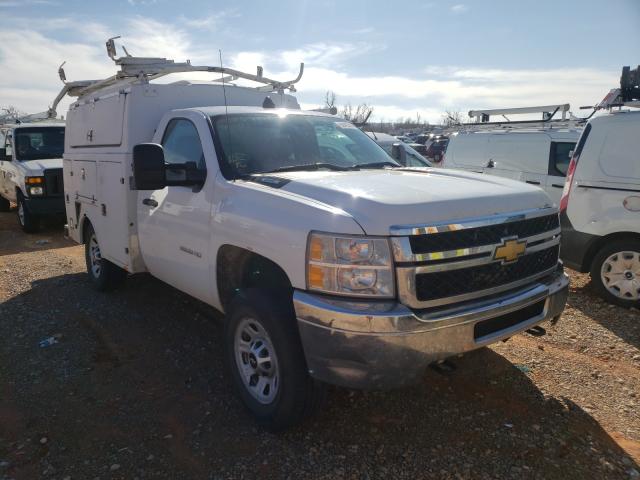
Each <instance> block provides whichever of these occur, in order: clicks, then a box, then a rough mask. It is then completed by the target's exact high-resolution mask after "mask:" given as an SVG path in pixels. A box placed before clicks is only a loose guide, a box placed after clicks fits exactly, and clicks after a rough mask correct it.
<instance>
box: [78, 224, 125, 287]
mask: <svg viewBox="0 0 640 480" xmlns="http://www.w3.org/2000/svg"><path fill="white" fill-rule="evenodd" d="M85 238H86V243H85V245H84V253H85V260H86V263H87V273H88V274H89V278H90V279H91V283H92V284H93V286H94V288H95V289H96V290H99V291H102V292H106V291H110V290H114V289H116V288H117V287H119V286H120V285H122V283H123V282H124V281H125V279H126V278H127V272H126V271H125V270H123V269H121V268H120V267H118V266H116V265H114V264H113V263H111V262H110V261H108V260H105V259H104V258H102V252H101V250H100V244H99V243H98V237H97V235H96V232H95V230H94V229H93V226H92V225H89V226H87V232H86V236H85Z"/></svg>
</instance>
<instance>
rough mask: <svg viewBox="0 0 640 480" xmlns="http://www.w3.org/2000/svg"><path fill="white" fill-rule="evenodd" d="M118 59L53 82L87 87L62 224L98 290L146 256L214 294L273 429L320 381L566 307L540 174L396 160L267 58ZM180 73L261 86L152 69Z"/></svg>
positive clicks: (494, 334)
mask: <svg viewBox="0 0 640 480" xmlns="http://www.w3.org/2000/svg"><path fill="white" fill-rule="evenodd" d="M113 49H114V47H113V45H111V46H110V51H113ZM112 57H114V55H112ZM115 60H116V63H117V64H119V65H120V66H121V71H120V72H119V73H118V75H117V76H115V77H111V78H109V79H107V80H103V81H95V82H70V83H68V84H66V86H65V88H64V90H63V92H64V93H69V94H70V95H75V96H78V97H79V99H78V101H77V102H75V103H74V104H72V105H71V107H70V110H69V113H68V116H67V139H66V145H65V154H64V173H65V201H66V209H67V221H68V230H69V235H70V237H71V238H73V239H74V240H75V241H77V242H79V243H84V244H85V252H86V261H87V270H88V273H89V278H90V279H91V281H92V282H93V284H94V285H95V286H96V287H97V288H99V289H103V290H104V289H109V288H115V287H116V286H117V285H118V284H119V283H121V282H122V280H124V278H125V276H126V275H127V273H137V272H150V273H151V274H152V275H154V276H155V277H157V278H159V279H161V280H163V281H165V282H167V283H169V284H171V285H173V286H174V287H176V288H178V289H180V290H182V291H183V292H186V293H188V294H189V295H192V296H194V297H196V298H199V299H200V300H202V301H204V302H206V303H208V304H210V305H212V306H213V307H215V308H217V309H220V310H221V311H223V312H224V313H225V314H226V319H225V342H224V343H225V348H226V353H225V358H226V360H227V362H228V365H229V371H230V374H231V377H232V379H233V383H234V385H235V386H236V388H237V391H238V394H239V396H240V398H241V399H242V400H243V402H244V403H245V405H246V406H247V407H248V408H249V409H250V411H251V412H252V413H253V414H254V415H255V417H256V418H257V419H258V420H259V422H260V423H262V424H264V425H266V426H267V427H269V428H272V429H281V428H284V427H286V426H289V425H291V424H293V423H295V422H297V421H299V420H300V419H301V418H302V417H303V416H305V415H306V414H307V413H309V412H310V411H311V410H312V409H313V408H314V406H315V405H317V401H318V399H319V398H320V396H321V393H322V391H323V387H322V385H323V384H324V383H332V384H337V385H343V386H348V387H353V388H391V387H397V386H401V385H405V384H407V383H411V382H415V381H417V380H418V379H420V378H421V376H422V374H423V372H424V370H425V368H426V367H427V366H428V365H429V364H431V363H433V362H437V361H439V360H442V359H446V358H449V357H451V356H455V355H458V354H460V353H463V352H466V351H469V350H473V349H476V348H480V347H482V346H485V345H488V344H491V343H493V342H496V341H499V340H501V339H505V338H508V337H510V336H512V335H514V334H517V333H519V332H523V331H530V332H532V333H534V334H541V333H544V329H542V328H541V327H539V324H540V323H541V322H544V321H546V320H553V319H557V318H558V317H559V315H560V314H561V313H562V310H563V308H564V305H565V302H566V298H567V291H568V279H567V277H566V275H565V274H564V272H563V269H562V265H561V264H560V263H559V260H558V249H559V243H560V238H559V233H560V226H559V219H558V213H557V209H556V208H554V207H553V206H552V202H551V201H550V199H549V197H548V196H547V195H546V194H545V193H544V192H542V191H541V190H540V189H538V188H534V187H531V186H527V185H523V184H521V183H519V182H514V181H511V180H508V179H499V178H497V177H482V176H478V175H474V174H470V173H464V172H459V171H458V172H456V171H447V170H437V171H434V169H422V170H417V169H409V168H405V167H402V166H401V165H399V164H397V163H396V162H395V161H393V160H392V159H391V158H389V156H388V155H387V154H386V153H385V152H384V150H382V149H381V148H380V147H379V146H378V145H376V143H375V142H374V141H373V140H371V139H370V138H369V137H367V136H366V135H365V134H364V133H363V132H362V131H360V130H359V129H358V128H356V127H355V126H354V125H353V124H351V123H349V122H346V121H344V120H342V119H340V118H337V117H335V116H332V115H327V114H323V113H318V112H305V111H301V110H300V109H299V108H298V104H297V101H296V99H295V98H294V97H292V96H290V95H288V94H284V89H285V88H286V89H290V88H291V87H292V86H293V84H294V83H295V81H296V80H294V81H291V82H276V81H274V80H269V79H267V78H265V77H264V76H263V75H262V72H261V69H259V70H258V75H250V74H246V73H243V72H238V71H230V70H227V69H222V68H220V67H196V66H192V65H190V64H188V63H187V64H175V63H173V62H172V61H169V60H165V59H140V58H136V57H124V58H119V59H115ZM176 71H185V72H189V71H209V72H222V73H224V74H229V75H231V76H233V77H240V78H245V79H251V80H254V81H256V82H259V83H260V85H261V86H260V87H259V88H257V89H249V88H244V87H236V86H231V85H224V84H223V85H220V84H212V83H208V84H193V83H189V82H180V83H177V84H167V85H156V84H153V83H149V80H151V79H153V78H157V77H159V76H161V75H162V74H164V73H168V72H176ZM267 95H269V96H268V97H267ZM59 98H60V97H59ZM273 107H277V108H273ZM176 321H180V319H179V318H177V319H176Z"/></svg>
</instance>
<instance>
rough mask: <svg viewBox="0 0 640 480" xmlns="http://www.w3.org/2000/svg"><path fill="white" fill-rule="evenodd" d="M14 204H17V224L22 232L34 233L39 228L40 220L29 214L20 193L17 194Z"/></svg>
mask: <svg viewBox="0 0 640 480" xmlns="http://www.w3.org/2000/svg"><path fill="white" fill-rule="evenodd" d="M16 202H17V204H18V209H17V213H18V223H19V224H20V226H21V227H22V230H23V231H24V232H25V233H36V232H37V231H38V230H39V228H40V219H39V218H38V217H37V216H36V215H34V214H33V213H31V211H30V210H29V207H28V206H27V202H26V201H25V199H24V196H23V195H22V193H19V192H18V197H17V199H16Z"/></svg>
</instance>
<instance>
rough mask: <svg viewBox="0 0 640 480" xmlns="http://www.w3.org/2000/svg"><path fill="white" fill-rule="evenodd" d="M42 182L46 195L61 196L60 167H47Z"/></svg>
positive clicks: (62, 185) (61, 179)
mask: <svg viewBox="0 0 640 480" xmlns="http://www.w3.org/2000/svg"><path fill="white" fill-rule="evenodd" d="M44 184H45V189H46V194H47V196H48V197H61V196H62V195H63V194H64V184H63V176H62V169H61V168H49V169H47V170H45V171H44Z"/></svg>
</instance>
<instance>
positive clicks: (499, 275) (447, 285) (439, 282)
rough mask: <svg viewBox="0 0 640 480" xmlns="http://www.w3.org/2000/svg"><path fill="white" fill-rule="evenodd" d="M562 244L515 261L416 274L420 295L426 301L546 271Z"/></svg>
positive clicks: (503, 283) (507, 282)
mask: <svg viewBox="0 0 640 480" xmlns="http://www.w3.org/2000/svg"><path fill="white" fill-rule="evenodd" d="M558 250H559V247H558V245H554V246H553V247H550V248H547V249H545V250H540V251H538V252H534V253H530V254H529V255H525V256H524V257H520V259H519V260H518V261H517V262H515V263H512V264H508V265H502V264H501V263H500V262H493V263H488V264H484V265H480V266H477V267H468V268H459V269H457V270H445V271H443V272H434V273H419V274H417V275H416V296H417V298H418V300H419V301H421V302H426V301H429V300H436V299H439V298H445V297H454V296H456V295H464V294H467V293H473V292H478V291H481V290H488V289H491V288H497V287H502V286H504V285H508V284H510V283H514V282H517V281H519V280H523V279H525V278H529V277H532V276H535V275H537V274H541V273H543V272H546V271H547V270H549V269H551V268H554V267H555V266H556V264H557V263H558Z"/></svg>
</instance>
